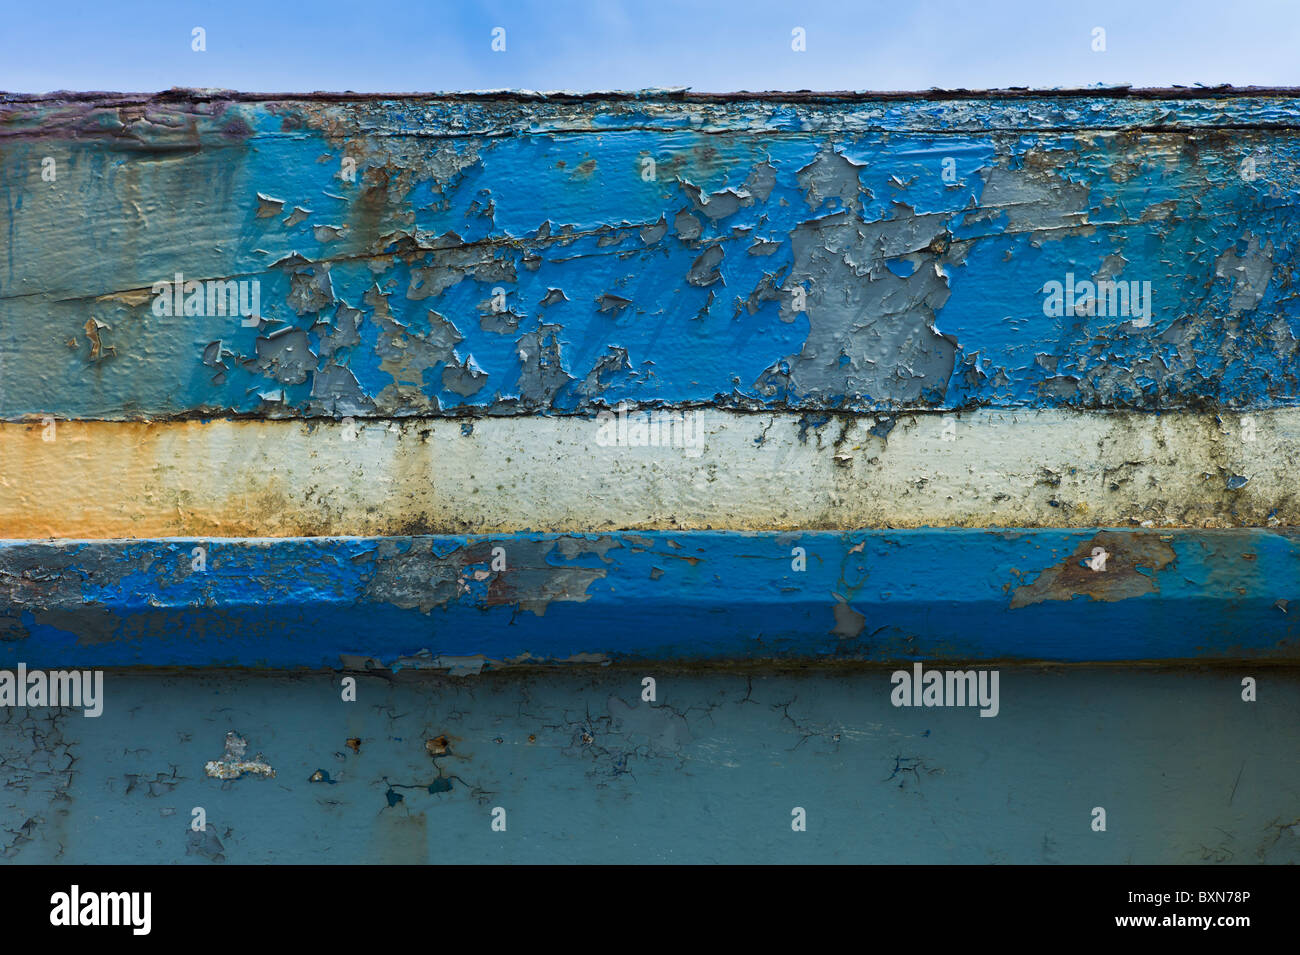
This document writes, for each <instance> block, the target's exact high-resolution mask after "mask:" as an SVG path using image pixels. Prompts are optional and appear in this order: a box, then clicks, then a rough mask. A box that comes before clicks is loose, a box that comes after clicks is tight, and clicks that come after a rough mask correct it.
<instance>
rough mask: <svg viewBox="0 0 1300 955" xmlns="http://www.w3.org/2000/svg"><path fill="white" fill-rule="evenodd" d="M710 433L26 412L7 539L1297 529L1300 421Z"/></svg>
mask: <svg viewBox="0 0 1300 955" xmlns="http://www.w3.org/2000/svg"><path fill="white" fill-rule="evenodd" d="M696 423H697V424H698V425H699V427H700V428H702V440H703V446H702V447H686V446H682V445H683V444H684V443H689V442H690V441H692V440H693V437H694V432H689V431H688V432H687V433H686V434H685V435H683V434H681V433H680V432H679V433H678V435H677V446H668V447H664V446H660V447H642V446H626V445H614V446H607V445H602V443H601V441H602V440H606V441H607V440H608V439H610V438H613V440H615V441H617V440H619V436H618V435H617V433H616V432H615V430H614V428H613V427H612V426H611V424H610V423H609V422H604V423H602V422H600V421H597V420H594V419H589V418H558V417H512V418H487V419H478V420H475V421H474V422H473V430H472V433H470V434H464V433H462V429H463V427H466V428H467V427H468V422H465V423H464V425H463V424H462V422H461V421H457V420H448V419H436V420H434V419H404V420H401V421H362V422H358V423H357V424H356V425H355V426H350V425H348V424H344V423H339V422H314V423H313V422H303V421H264V420H258V421H250V420H220V421H212V422H197V421H183V422H165V423H153V424H147V423H128V422H56V423H55V424H54V425H53V426H52V427H48V426H43V425H42V424H41V423H40V422H22V423H12V422H11V423H7V424H0V536H4V537H9V538H39V537H81V538H104V537H165V536H190V535H195V536H303V535H308V536H309V535H318V534H331V535H338V534H355V535H376V534H398V533H422V532H431V533H433V532H442V533H454V532H460V531H468V532H505V531H516V530H529V529H531V530H538V531H575V532H581V531H604V530H611V529H619V528H667V529H672V528H704V527H712V528H720V529H721V528H727V529H769V530H770V529H785V528H791V529H793V528H808V529H834V528H852V527H917V526H925V525H936V526H943V525H953V526H965V527H983V526H1014V527H1086V526H1136V525H1141V524H1145V525H1146V526H1154V527H1166V526H1192V527H1234V526H1282V525H1294V524H1298V523H1300V502H1298V501H1297V495H1296V488H1297V482H1296V481H1295V465H1294V462H1295V461H1297V460H1300V411H1296V410H1285V411H1269V412H1263V411H1257V412H1252V413H1251V414H1250V415H1249V416H1247V417H1234V418H1231V419H1226V418H1225V419H1222V420H1220V419H1218V418H1217V417H1216V416H1215V415H1212V414H1207V415H1194V414H1169V415H1152V414H1131V413H1110V414H1098V413H1075V412H1061V411H1024V412H1009V411H981V412H978V413H970V414H964V415H950V416H945V415H942V414H935V415H903V416H901V417H900V418H899V419H898V421H897V425H896V427H894V428H893V430H892V431H890V432H889V434H888V437H887V438H882V437H878V436H876V435H873V434H871V433H870V429H871V428H872V427H873V426H874V425H876V419H875V418H874V417H862V418H855V417H849V416H845V417H841V418H833V419H831V420H829V421H828V422H827V423H826V424H824V425H823V426H822V427H821V428H819V429H818V428H815V427H812V426H809V425H806V424H805V423H803V421H802V419H801V418H800V417H799V416H797V415H787V414H775V415H774V414H766V413H765V414H734V413H730V412H720V411H714V410H708V411H700V412H698V419H697V420H696ZM602 428H604V429H605V430H604V431H603V432H602V430H601V429H602ZM878 430H883V429H879V428H878ZM635 435H636V431H635V428H632V429H630V430H629V432H628V433H627V436H626V437H627V440H629V441H630V440H634V439H635V437H634V436H635ZM801 435H802V437H801ZM47 438H48V440H46V439H47ZM1252 439H1253V440H1252ZM1242 479H1244V480H1245V484H1244V486H1241V487H1240V488H1235V487H1234V485H1236V484H1239V483H1241V481H1242Z"/></svg>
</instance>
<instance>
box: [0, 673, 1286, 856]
mask: <svg viewBox="0 0 1300 955" xmlns="http://www.w3.org/2000/svg"><path fill="white" fill-rule="evenodd" d="M1243 674H1251V675H1254V676H1257V677H1258V678H1259V684H1260V696H1259V702H1257V703H1253V704H1244V703H1242V702H1241V701H1240V699H1239V690H1240V680H1241V677H1242V675H1243ZM646 675H652V676H654V677H655V678H656V682H657V689H656V696H657V699H656V700H655V701H653V702H650V701H646V700H643V699H642V698H641V693H642V678H643V677H644V676H646ZM357 679H358V684H357V692H358V697H357V702H355V703H343V702H341V701H340V699H339V691H338V678H337V676H330V675H326V674H306V675H300V676H292V675H288V674H255V673H232V674H218V673H211V672H209V673H201V674H200V673H188V674H174V673H165V672H159V673H154V674H148V675H145V674H137V673H129V672H121V671H110V672H109V673H108V674H107V679H106V681H105V683H106V687H107V694H108V700H109V706H108V707H107V708H106V709H105V712H104V715H103V716H102V717H101V718H99V719H95V720H83V719H73V720H62V719H61V717H60V716H59V714H58V713H57V712H56V711H34V710H33V711H23V710H14V711H10V712H9V713H8V714H6V715H5V716H6V718H4V719H0V753H3V754H4V757H5V761H6V765H7V766H9V767H13V769H12V770H11V774H12V778H11V779H10V780H9V781H8V782H7V783H6V785H5V786H4V787H3V789H0V831H3V833H5V834H6V835H5V840H6V843H5V844H6V850H5V857H6V861H10V862H16V863H20V864H21V863H41V862H53V861H58V862H64V863H73V864H87V863H103V862H119V863H120V862H139V863H159V864H167V863H185V864H195V865H214V864H223V863H235V864H244V863H368V862H407V863H447V862H471V863H479V862H483V861H485V860H495V861H502V862H506V861H509V862H580V861H581V862H597V861H599V862H623V863H645V862H676V863H681V862H753V861H767V862H770V861H771V860H772V859H776V858H779V859H782V860H785V861H791V862H819V861H823V862H902V863H909V862H910V863H915V862H933V863H1068V862H1082V863H1163V864H1178V863H1201V862H1209V863H1269V864H1286V863H1295V862H1297V861H1300V820H1298V819H1297V811H1296V806H1295V801H1294V798H1293V795H1294V792H1295V790H1296V787H1297V783H1300V777H1298V776H1297V774H1298V773H1300V769H1298V768H1297V763H1296V761H1295V760H1286V759H1278V758H1277V755H1278V753H1279V752H1294V751H1295V748H1296V745H1297V743H1300V739H1298V738H1297V733H1298V732H1300V731H1298V730H1297V725H1296V722H1295V719H1294V714H1295V712H1296V708H1297V706H1300V680H1298V679H1297V673H1296V672H1295V671H1294V670H1291V669H1286V668H1267V669H1265V670H1260V671H1255V670H1239V669H1226V670H1218V669H1207V670H1195V671H1171V670H1150V671H1145V672H1142V673H1133V672H1123V671H1118V670H1115V669H1114V668H1108V669H1105V670H1097V669H1089V668H1066V669H1016V670H1006V671H1003V673H1002V681H1001V702H1002V707H1001V710H1000V712H999V715H998V717H997V719H995V720H987V719H980V718H979V717H978V715H977V714H976V713H975V712H973V711H971V710H969V709H964V708H903V709H898V708H895V707H893V706H891V705H890V702H889V696H890V689H891V683H890V676H889V670H888V669H884V668H835V669H833V670H824V669H811V670H800V671H781V670H762V669H759V670H752V671H748V672H734V671H726V670H722V671H711V672H710V671H683V670H676V669H673V668H654V669H649V670H646V669H644V668H623V667H617V666H616V667H611V668H608V669H602V670H598V671H590V670H589V671H582V672H578V671H562V672H554V671H551V672H546V671H531V672H523V673H521V672H516V673H510V674H485V675H483V676H480V677H475V678H473V679H456V678H449V677H439V676H435V675H430V674H427V673H418V674H417V673H404V674H398V675H396V676H394V675H391V674H389V675H386V676H378V675H360V676H358V678H357ZM113 701H117V702H116V703H114V702H113ZM1099 701H1100V703H1099ZM60 721H61V722H62V723H63V725H62V726H61V727H60V729H59V733H58V735H56V736H55V737H50V736H49V735H47V734H46V733H44V732H39V733H35V734H34V733H33V732H32V729H33V727H34V726H36V725H38V724H39V725H45V726H48V725H49V724H50V723H51V722H60ZM232 724H233V725H237V726H238V727H240V732H241V733H243V734H246V735H247V738H248V739H251V740H256V741H257V742H258V743H259V744H261V745H265V747H266V748H267V749H268V750H270V751H274V752H275V754H276V758H277V769H278V770H280V771H279V772H277V774H276V775H275V777H274V778H266V779H258V780H247V779H245V780H230V779H224V780H223V779H214V778H211V777H210V776H208V775H206V774H205V773H204V772H203V768H202V767H203V763H204V760H205V759H208V758H209V757H210V756H211V755H212V746H213V741H214V740H220V738H221V734H222V733H223V732H225V731H226V728H227V727H229V726H230V725H232ZM990 734H992V735H990ZM353 739H355V740H357V741H358V746H357V747H355V748H354V747H353V746H351V745H348V741H350V740H353ZM1189 739H1194V740H1195V741H1196V745H1195V746H1194V747H1191V746H1188V744H1187V741H1188V740H1189ZM432 740H442V741H443V742H441V743H438V744H437V745H436V746H435V747H434V748H433V749H431V748H430V747H429V745H428V744H429V742H430V741H432ZM318 773H319V774H321V778H319V779H316V780H315V781H313V778H314V777H316V775H317V774H318ZM326 779H328V782H327V781H326ZM144 780H157V781H159V782H157V783H153V784H150V785H145V784H144V783H143V782H142V781H144ZM1098 780H1101V781H1102V782H1100V783H1099V782H1098ZM54 793H57V794H58V795H57V796H56V797H54V798H48V797H50V796H51V795H52V794H54ZM1099 804H1100V805H1104V806H1105V807H1106V809H1107V815H1108V829H1107V833H1106V838H1104V839H1103V838H1098V837H1097V835H1096V834H1095V833H1093V832H1092V831H1091V830H1090V828H1089V826H1088V820H1089V816H1088V813H1089V811H1090V810H1091V808H1092V807H1093V806H1095V805H1099ZM196 806H200V807H203V809H204V811H205V814H206V819H207V827H206V829H205V830H203V831H201V832H196V831H193V830H192V829H191V828H190V827H191V821H192V815H191V810H192V808H193V807H196ZM795 806H798V807H802V808H804V809H805V811H806V813H807V820H808V826H807V831H806V832H802V833H794V832H792V831H791V828H790V820H791V810H792V808H793V807H795ZM497 807H500V808H502V809H504V810H505V812H506V814H507V818H508V825H507V829H506V831H505V832H504V833H502V832H494V831H493V830H492V829H491V827H490V821H491V812H492V810H493V809H494V808H497Z"/></svg>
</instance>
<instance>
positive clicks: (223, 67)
mask: <svg viewBox="0 0 1300 955" xmlns="http://www.w3.org/2000/svg"><path fill="white" fill-rule="evenodd" d="M0 7H2V9H0V89H2V90H9V91H17V92H45V91H49V90H56V89H72V90H123V91H133V92H134V91H151V90H159V89H166V88H169V87H173V86H197V87H225V88H232V89H239V90H245V91H254V92H256V91H266V92H269V91H293V92H306V91H311V90H327V91H343V90H355V91H357V92H410V91H438V90H473V89H496V88H503V87H510V88H526V89H544V90H556V89H578V90H591V89H634V88H636V89H640V88H646V87H664V86H689V87H691V88H693V89H696V90H701V91H711V92H726V91H732V90H742V89H748V90H759V89H764V90H766V89H786V90H794V89H822V90H830V89H864V90H870V89H874V90H884V89H928V88H931V87H962V86H970V87H1005V86H1036V87H1062V86H1088V85H1093V84H1097V83H1104V84H1120V83H1128V84H1132V85H1135V86H1165V85H1173V84H1183V85H1193V84H1196V83H1205V84H1210V85H1213V84H1218V83H1233V84H1235V85H1238V86H1243V85H1251V84H1254V85H1300V2H1298V0H1237V2H1229V3H1221V2H1208V0H1159V2H1144V0H1125V2H1114V0H1103V2H1090V3H1061V2H1058V0H1003V2H999V0H992V2H988V0H982V2H966V3H938V2H924V0H922V2H913V3H906V2H891V3H878V2H863V3H853V2H847V0H839V2H834V0H831V2H824V0H800V2H796V3H789V2H786V3H777V2H770V0H743V2H738V0H697V2H691V3H681V2H676V0H645V2H626V0H547V2H539V0H516V2H487V3H474V2H472V0H463V2H459V3H445V2H431V0H412V2H408V3H399V4H380V3H367V2H363V0H319V2H314V3H309V2H299V3H276V2H273V0H257V2H250V0H225V2H213V0H122V2H117V3H114V2H111V0H110V2H105V0H98V2H81V0H75V2H67V0H60V2H58V3H57V4H52V3H32V2H29V0H22V2H19V0H0ZM498 26H500V27H504V28H505V31H506V34H505V39H506V49H505V51H504V52H493V51H492V49H491V42H492V30H493V28H494V27H498ZM194 27H202V28H203V29H204V30H205V31H206V45H207V49H206V51H204V52H195V51H193V50H192V49H191V31H192V29H193V28H194ZM796 27H802V28H803V29H804V31H805V32H806V37H807V49H806V51H805V52H802V53H796V52H794V51H793V50H792V49H791V31H792V30H793V29H794V28H796ZM1095 27H1101V28H1103V29H1105V31H1106V34H1105V39H1106V49H1105V52H1094V51H1093V49H1092V43H1093V29H1094V28H1095Z"/></svg>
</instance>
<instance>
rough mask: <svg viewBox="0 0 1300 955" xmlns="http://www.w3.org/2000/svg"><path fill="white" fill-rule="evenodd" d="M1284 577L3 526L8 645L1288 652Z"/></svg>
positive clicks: (961, 538)
mask: <svg viewBox="0 0 1300 955" xmlns="http://www.w3.org/2000/svg"><path fill="white" fill-rule="evenodd" d="M195 546H204V547H206V548H207V552H206V568H207V569H206V571H203V572H198V571H192V570H191V567H192V563H191V553H192V549H193V548H194V547H195ZM1098 547H1100V548H1102V549H1103V550H1105V551H1106V554H1107V561H1106V562H1105V563H1104V568H1105V569H1104V570H1099V571H1094V570H1091V569H1089V567H1088V566H1087V564H1086V562H1085V559H1086V558H1088V557H1089V555H1095V553H1096V551H1095V548H1098ZM497 548H500V550H499V551H497V550H496V549H497ZM796 548H802V551H799V550H796ZM499 560H503V561H504V566H505V569H504V570H502V569H500V564H497V569H493V565H494V562H497V561H499ZM799 566H806V570H799V569H797V567H799ZM1297 581H1300V535H1297V534H1296V533H1294V532H1281V531H1269V530H1235V531H1198V530H1177V531H1167V532H1156V531H1144V530H1137V531H1134V530H1098V531H1058V530H968V529H944V530H912V531H885V530H879V531H853V532H846V533H832V532H817V533H742V532H711V531H697V532H689V533H674V532H644V533H626V532H625V533H617V534H607V535H586V536H569V535H554V534H518V535H505V536H499V537H451V536H448V537H413V538H369V539H368V538H306V539H305V538H293V539H283V540H231V539H226V540H212V541H200V540H195V541H182V540H161V541H95V542H90V541H67V542H30V541H17V542H15V541H9V542H3V543H0V607H3V610H0V636H2V637H3V642H0V663H3V664H5V665H12V664H14V663H16V662H18V661H22V662H25V663H27V664H28V665H29V666H33V667H41V666H47V667H55V666H73V667H107V666H257V667H279V668H293V667H331V668H338V667H340V666H369V665H377V666H387V667H398V668H401V667H404V666H416V667H431V666H432V667H441V668H443V669H449V668H454V667H456V666H459V665H461V664H459V663H458V662H457V661H459V660H462V659H463V658H471V657H479V658H480V660H481V663H486V665H488V666H489V667H491V666H502V665H509V664H520V663H542V662H565V661H567V662H581V663H593V662H602V661H604V662H608V661H619V660H654V661H688V662H743V661H751V662H752V661H761V660H793V659H821V660H836V661H843V662H850V661H874V662H881V661H896V660H913V659H948V660H1021V661H1025V660H1052V661H1071V662H1083V661H1121V660H1127V661H1141V660H1200V661H1215V660H1217V661H1230V660H1244V659H1256V660H1261V661H1263V660H1271V661H1294V660H1297V659H1300V618H1297V617H1296V616H1295V615H1294V614H1291V613H1289V612H1288V605H1300V590H1297Z"/></svg>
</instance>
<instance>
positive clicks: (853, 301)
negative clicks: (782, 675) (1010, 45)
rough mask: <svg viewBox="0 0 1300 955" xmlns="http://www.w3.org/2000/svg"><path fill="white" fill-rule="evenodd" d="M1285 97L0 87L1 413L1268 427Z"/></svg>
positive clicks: (1283, 327) (1277, 400) (1299, 381)
mask: <svg viewBox="0 0 1300 955" xmlns="http://www.w3.org/2000/svg"><path fill="white" fill-rule="evenodd" d="M1295 103H1296V100H1295V97H1294V96H1293V95H1292V94H1291V93H1290V92H1288V91H1277V92H1267V91H1265V92H1252V93H1246V92H1233V93H1228V92H1224V91H1204V92H1199V93H1198V92H1194V91H1184V92H1181V93H1174V92H1172V91H1169V92H1166V93H1164V94H1152V95H1131V94H1130V93H1128V92H1124V91H1112V92H1109V93H1107V92H1104V91H1103V92H1097V93H1094V94H1043V93H1035V94H1022V95H1016V94H993V95H990V96H987V97H975V96H969V95H968V96H966V97H965V98H962V97H961V96H954V95H951V94H933V95H931V96H928V97H926V96H911V97H908V96H866V95H864V96H857V97H852V96H831V95H828V96H824V97H820V98H819V97H806V96H805V97H801V96H785V97H782V96H781V95H779V94H771V95H769V96H767V97H743V96H741V97H733V98H731V99H728V100H717V99H713V98H710V97H691V96H682V95H672V94H645V95H627V96H616V95H612V96H607V97H603V98H602V97H599V96H593V97H577V98H573V97H564V96H556V97H549V98H548V97H537V98H530V97H527V96H510V95H500V96H497V97H491V96H488V97H459V98H437V97H423V98H420V97H415V98H407V99H400V98H387V99H385V98H346V97H340V98H336V99H334V100H330V99H328V98H324V99H323V98H315V97H301V98H295V99H265V98H261V99H259V98H255V97H243V96H238V95H235V94H188V93H184V92H181V93H171V94H162V95H159V96H155V97H152V98H145V99H139V98H134V99H133V98H131V97H123V96H116V95H92V96H65V97H62V98H61V97H59V96H57V95H52V96H46V97H22V96H7V97H3V98H0V169H3V170H4V175H5V194H6V209H5V218H6V220H7V221H6V223H5V225H6V226H7V228H6V229H5V242H6V245H7V248H6V249H5V250H4V252H5V254H4V256H3V258H2V259H0V300H3V302H4V306H5V307H4V315H3V317H2V318H0V351H3V352H4V357H5V362H4V367H5V368H6V369H7V373H6V380H5V382H4V389H3V395H0V416H3V417H6V418H17V417H22V416H26V415H40V414H44V413H50V414H55V415H61V416H66V417H82V418H110V419H117V418H127V419H130V418H141V417H168V416H185V415H208V414H250V415H251V414H256V415H262V416H290V417H294V416H303V415H309V416H345V415H366V416H406V415H430V414H433V415H442V414H490V415H514V414H528V413H536V412H545V413H550V414H584V413H590V412H591V411H592V410H593V409H596V408H599V407H605V406H608V405H612V404H614V403H616V402H618V401H621V400H631V401H639V402H657V403H664V404H671V405H715V406H718V407H725V408H740V409H752V408H789V409H797V410H818V409H838V410H849V411H872V410H882V409H884V410H898V409H904V408H907V409H917V408H957V407H972V406H993V407H1008V406H1036V407H1073V408H1086V409H1115V408H1132V409H1139V410H1152V409H1174V408H1237V407H1257V408H1258V407H1271V406H1291V405H1295V404H1296V403H1297V400H1296V399H1297V393H1298V385H1300V378H1298V377H1297V370H1296V369H1297V366H1298V365H1297V359H1298V358H1300V352H1298V348H1300V346H1298V345H1297V339H1296V333H1297V330H1300V304H1298V302H1297V297H1296V292H1295V289H1294V286H1293V273H1294V269H1295V255H1296V238H1295V237H1296V235H1298V234H1300V229H1297V225H1298V224H1300V223H1298V222H1297V212H1296V207H1295V204H1294V202H1293V201H1292V199H1293V197H1294V195H1295V192H1296V189H1297V187H1298V185H1300V143H1298V142H1297V132H1296V127H1297V123H1296V116H1297V112H1296V107H1295ZM45 155H52V156H54V157H55V159H56V162H58V163H60V164H61V165H60V167H59V168H60V169H61V170H62V171H61V173H60V175H59V178H58V180H57V181H56V182H53V183H49V182H43V181H42V180H41V178H40V170H41V163H40V160H41V158H42V157H43V156H45ZM647 159H649V160H653V161H654V163H655V167H654V174H653V176H652V177H651V176H645V175H643V172H644V171H645V169H646V167H645V166H644V163H643V160H647ZM1247 159H1250V160H1251V162H1252V163H1253V164H1254V165H1253V166H1251V167H1250V169H1251V172H1249V174H1247V173H1243V168H1244V167H1243V162H1244V161H1245V160H1247ZM344 160H347V161H348V162H349V163H351V166H350V167H346V168H348V169H349V170H350V171H348V172H345V163H344ZM945 160H952V162H953V166H952V169H953V170H954V172H953V174H952V175H951V176H950V177H949V178H947V179H945V177H944V168H945ZM353 173H354V174H353ZM196 182H202V183H204V184H205V189H204V190H203V191H202V193H201V194H200V193H196V192H195V190H194V188H193V184H194V183H196ZM74 205H75V214H73V212H74V210H73V208H72V207H73V206H74ZM88 249H93V250H94V252H93V254H87V253H86V251H85V250H88ZM178 271H180V272H183V273H184V274H185V275H186V276H188V277H190V278H192V279H195V280H201V281H207V280H214V279H220V280H227V281H229V280H238V281H250V280H257V281H258V282H259V283H260V289H261V302H262V306H261V314H260V315H259V316H258V319H259V320H258V321H255V322H253V323H252V325H251V326H250V327H244V326H243V325H242V323H241V321H240V319H239V318H238V317H236V318H234V319H233V320H232V319H231V317H230V316H219V317H214V316H206V317H205V316H202V315H178V316H173V317H160V316H158V315H156V314H154V312H153V311H152V309H151V307H150V302H151V295H150V288H151V286H152V284H153V283H155V282H159V281H170V280H171V279H172V276H173V274H174V273H176V272H178ZM1067 273H1074V274H1077V275H1078V276H1079V278H1080V279H1083V278H1089V279H1092V278H1108V279H1114V280H1117V281H1124V282H1128V281H1138V282H1144V281H1149V282H1151V284H1152V289H1153V294H1152V306H1153V307H1152V311H1151V315H1150V316H1149V320H1146V319H1137V318H1134V317H1132V316H1124V315H1114V316H1103V315H1098V314H1079V313H1071V314H1065V315H1062V316H1060V317H1056V318H1051V317H1047V316H1046V315H1045V314H1044V311H1043V300H1044V295H1043V287H1044V284H1045V283H1047V282H1050V281H1063V280H1064V278H1065V276H1066V274H1067ZM797 290H799V294H801V295H802V296H804V298H805V301H804V303H803V305H801V306H799V305H796V303H795V295H796V291H797ZM20 370H21V373H20Z"/></svg>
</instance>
